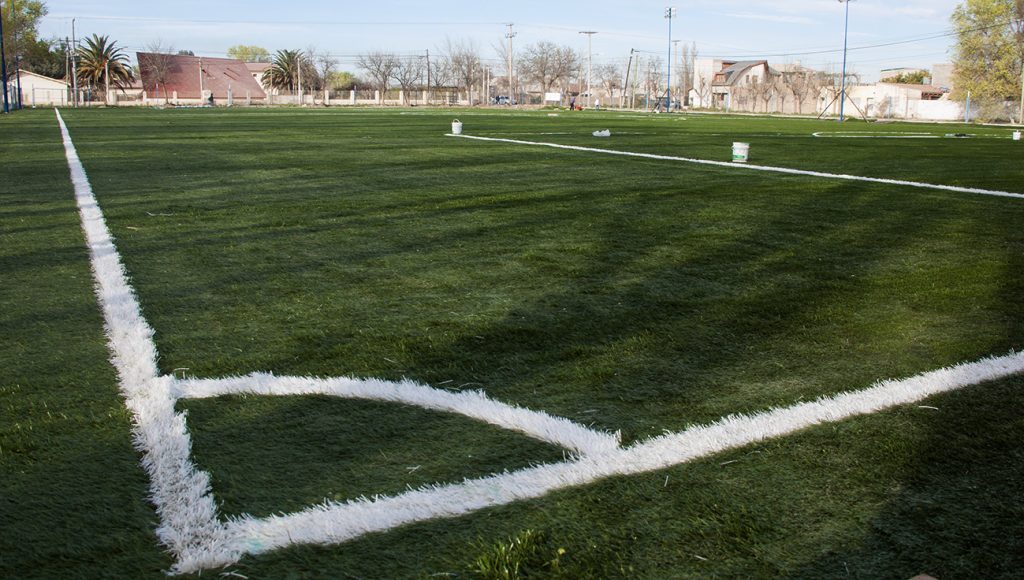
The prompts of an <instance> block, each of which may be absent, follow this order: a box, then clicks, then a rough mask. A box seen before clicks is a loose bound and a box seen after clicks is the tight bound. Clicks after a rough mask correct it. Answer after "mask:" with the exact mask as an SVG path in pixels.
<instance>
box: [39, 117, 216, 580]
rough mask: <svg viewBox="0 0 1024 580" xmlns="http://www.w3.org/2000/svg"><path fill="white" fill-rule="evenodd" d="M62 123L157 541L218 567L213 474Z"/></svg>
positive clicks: (199, 564)
mask: <svg viewBox="0 0 1024 580" xmlns="http://www.w3.org/2000/svg"><path fill="white" fill-rule="evenodd" d="M57 122H58V123H59V124H60V130H61V135H62V136H63V139H64V152H65V154H66V156H67V159H68V167H69V168H70V170H71V181H72V182H73V183H74V186H75V199H76V200H77V202H78V208H79V212H80V213H81V216H82V229H83V230H85V240H86V244H87V245H88V246H89V252H90V254H91V261H92V270H93V276H94V277H95V279H96V294H97V297H98V298H99V303H100V307H101V308H102V310H103V319H104V323H105V327H106V333H107V343H108V347H109V348H110V353H111V361H112V362H113V364H114V368H115V369H116V370H117V374H118V378H119V380H120V387H121V394H122V395H123V396H124V398H125V405H126V406H127V407H128V409H129V410H130V411H131V413H132V421H133V424H134V425H133V428H132V435H133V438H134V442H135V447H136V448H137V449H138V450H139V451H140V452H141V453H142V466H143V467H144V468H145V470H146V472H147V473H148V474H149V481H150V491H151V494H150V500H151V501H152V502H153V504H154V505H155V506H156V511H157V514H158V515H159V516H160V524H159V525H158V526H157V530H156V534H157V537H158V538H159V539H160V542H161V543H163V544H164V545H166V546H167V547H168V548H170V550H171V551H172V552H173V553H174V555H175V557H176V558H177V559H178V561H179V567H180V563H181V562H189V563H191V564H190V565H191V567H192V569H193V570H197V569H199V568H204V567H212V566H216V565H218V564H219V563H221V562H222V561H223V553H224V552H225V551H226V550H229V549H230V548H229V544H230V538H229V537H228V535H227V530H226V528H225V527H224V526H223V525H221V524H220V523H218V521H217V506H216V504H215V503H214V500H213V497H212V496H211V495H210V478H209V474H207V473H206V472H204V471H200V470H198V469H196V467H195V465H194V464H193V463H192V459H191V451H192V440H191V438H190V437H189V434H188V430H187V428H186V426H185V417H184V416H183V415H181V414H180V413H176V412H175V411H174V403H175V400H174V397H173V395H172V393H171V383H172V381H173V380H174V379H173V378H172V377H161V376H159V373H158V372H157V366H156V357H157V355H156V346H155V345H154V344H153V329H152V328H150V326H149V324H148V323H147V322H146V320H145V319H144V318H143V317H142V311H141V310H140V308H139V303H138V300H137V299H136V298H135V291H134V290H133V289H132V287H131V285H129V284H128V280H127V278H126V276H125V270H124V266H123V265H122V263H121V258H120V256H119V255H118V253H117V249H116V248H115V247H114V240H113V237H112V236H111V235H110V230H109V229H107V224H106V222H105V221H104V219H103V213H102V211H101V210H100V207H99V205H98V204H97V203H96V197H95V196H94V195H93V192H92V187H91V186H90V185H89V179H88V177H87V176H86V174H85V168H84V167H82V163H81V161H80V160H79V158H78V153H77V152H76V151H75V146H74V144H73V143H72V142H71V135H70V134H69V133H68V128H67V125H65V124H64V119H63V118H62V117H61V116H60V111H57ZM181 571H184V569H183V568H182V569H181Z"/></svg>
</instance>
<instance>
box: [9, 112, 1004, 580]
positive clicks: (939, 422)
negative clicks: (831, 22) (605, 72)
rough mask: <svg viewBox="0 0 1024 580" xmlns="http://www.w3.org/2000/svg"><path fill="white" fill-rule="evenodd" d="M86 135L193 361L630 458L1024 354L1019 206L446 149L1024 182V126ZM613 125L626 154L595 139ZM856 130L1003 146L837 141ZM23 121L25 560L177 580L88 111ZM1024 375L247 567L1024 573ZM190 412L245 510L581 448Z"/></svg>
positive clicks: (13, 507) (729, 121)
mask: <svg viewBox="0 0 1024 580" xmlns="http://www.w3.org/2000/svg"><path fill="white" fill-rule="evenodd" d="M64 116H65V119H66V121H67V123H68V125H69V128H70V130H71V134H72V136H73V138H74V139H75V143H76V146H77V147H78V151H79V154H80V155H81V157H82V159H83V162H84V164H85V167H86V170H87V171H88V172H89V176H90V179H91V182H92V184H93V188H94V189H95V191H96V194H97V197H98V199H99V201H100V204H101V206H102V207H103V209H104V212H105V214H106V216H107V219H108V222H109V226H110V229H111V231H112V232H113V234H114V236H115V238H116V239H117V244H118V249H119V250H120V252H121V254H122V257H123V259H124V262H125V264H126V266H127V269H128V272H129V275H130V276H131V277H132V283H133V284H134V286H135V288H136V290H137V291H138V293H139V298H140V302H141V304H142V307H143V310H144V314H145V316H146V317H147V319H148V320H149V322H150V324H152V326H153V327H154V328H155V329H156V331H157V335H156V340H157V347H158V349H159V352H160V361H159V362H160V366H161V369H162V370H163V371H164V372H167V373H171V372H177V374H179V375H182V374H185V375H195V376H200V377H218V376H225V375H232V374H241V373H248V372H252V371H255V370H262V371H272V372H274V373H275V374H281V375H284V374H312V375H320V376H337V375H344V374H351V375H356V376H365V377H384V378H392V379H397V378H401V377H408V378H412V379H415V380H418V381H422V382H425V383H429V384H432V385H440V386H445V387H448V388H456V389H465V388H483V389H485V390H486V391H487V392H488V394H489V395H491V396H492V397H495V398H497V399H499V400H502V401H506V402H510V403H516V404H520V405H524V406H527V407H530V408H533V409H539V410H545V411H548V412H550V413H553V414H556V415H560V416H564V417H568V418H571V419H573V420H576V421H579V422H582V423H586V424H592V425H594V426H596V427H598V428H602V429H608V430H612V431H614V430H619V429H621V430H622V432H623V435H624V440H625V441H626V443H627V444H628V443H630V442H633V441H636V440H640V439H644V438H647V437H651V436H654V435H657V434H660V433H662V432H663V431H664V430H671V431H674V430H679V429H683V428H685V427H686V426H688V425H692V424H694V423H700V422H707V421H713V420H715V419H717V418H719V417H721V416H722V415H725V414H728V413H733V412H741V411H754V410H760V409H764V408H767V407H771V406H782V405H790V404H793V403H794V402H797V401H800V400H808V399H810V398H814V397H816V396H819V395H821V394H826V393H834V392H838V391H842V390H849V389H860V388H863V387H866V386H868V385H870V384H871V383H872V382H874V381H876V380H878V379H882V378H891V377H903V376H909V375H913V374H916V373H919V372H922V371H926V370H931V369H934V368H938V367H941V366H945V365H949V364H953V363H956V362H960V361H964V360H973V359H976V358H979V357H981V356H985V355H989V354H1003V353H1005V352H1007V351H1008V350H1010V349H1021V348H1024V278H1022V277H1021V275H1020V272H1024V229H1022V228H1021V224H1022V223H1024V202H1021V201H1019V200H1012V199H1002V198H990V197H985V196H973V195H966V194H955V193H947V192H940V191H932V190H920V189H912V188H901V187H893V186H886V185H878V184H867V183H852V182H841V181H833V180H826V179H817V178H810V177H801V176H784V175H773V174H761V173H754V172H748V171H739V170H732V169H729V168H716V167H704V166H695V165H690V164H679V163H670V162H664V161H653V160H644V159H629V158H619V157H613V156H601V155H596V154H590V153H582V152H570V151H556V150H552V149H546V148H533V147H523V146H513V145H505V144H495V143H480V142H473V141H468V140H456V139H452V138H448V137H444V136H443V134H444V133H445V132H447V129H448V123H449V122H450V120H451V117H453V116H458V117H459V118H460V119H462V121H463V122H464V123H465V131H466V133H467V134H471V135H483V136H495V137H510V138H516V139H524V140H535V141H547V142H558V143H565V144H579V145H586V146H597V147H607V148H615V149H620V150H626V151H643V152H652V153H659V154H667V155H679V156H686V157H698V158H706V159H717V160H728V159H729V148H730V144H731V143H732V142H733V141H747V142H750V143H751V152H752V153H751V154H752V159H751V160H752V162H756V163H759V164H765V165H779V166H786V167H794V168H800V169H813V170H819V171H829V172H837V173H851V174H857V175H868V176H876V177H885V178H897V179H910V180H917V181H926V182H931V183H944V184H952V185H964V186H970V187H983V188H992V189H1005V190H1010V191H1024V185H1022V184H1024V170H1022V169H1021V167H1020V165H1019V155H1018V152H1017V151H1016V148H1015V147H1013V144H1012V143H1011V142H1010V141H1009V139H1008V135H1009V134H1008V131H1006V130H1003V129H997V128H988V127H969V128H968V127H965V126H956V125H950V126H935V125H905V124H870V125H869V124H863V123H847V124H845V125H842V126H839V125H838V124H836V123H834V122H819V121H813V120H780V119H766V118H746V117H744V118H729V117H718V116H710V115H693V116H684V117H679V116H648V117H642V118H638V116H636V115H620V114H617V113H601V114H591V113H589V112H588V113H583V114H579V115H569V114H567V113H561V114H560V115H559V116H558V117H548V116H547V114H546V113H535V114H524V113H485V112H467V111H459V112H457V113H453V112H434V111H421V110H415V111H402V112H397V111H396V112H378V111H364V110H361V111H343V112H339V111H333V110H332V111H303V110H271V111H246V110H232V111H224V110H188V111H173V110H168V111H141V110H140V111H126V110H114V111H65V112H64ZM604 128H609V129H611V131H612V134H613V137H612V138H611V139H601V140H598V139H594V138H592V137H590V132H591V131H593V130H596V129H604ZM838 130H842V131H893V132H897V131H911V132H921V131H925V132H932V133H934V134H936V135H944V134H946V133H958V132H967V133H972V134H974V135H975V137H973V138H971V139H934V140H902V139H892V140H888V139H879V140H874V139H863V140H861V139H825V138H815V137H812V136H811V134H812V133H813V132H818V131H838ZM0 131H2V134H3V135H4V139H3V140H2V143H0V148H2V149H0V150H2V151H3V158H4V159H5V165H4V167H3V169H2V170H0V171H2V175H3V181H4V183H6V184H9V185H7V186H5V188H4V190H3V192H2V193H0V224H2V230H0V232H2V233H0V235H2V237H3V242H4V243H3V247H2V248H0V260H2V262H0V263H2V264H3V269H2V273H3V282H2V283H0V291H2V294H0V307H2V310H0V325H2V327H3V328H4V329H5V330H4V331H3V333H2V334H0V340H2V341H3V342H2V344H3V345H4V347H3V349H2V351H0V368H3V369H4V370H3V372H2V373H0V389H3V390H2V391H0V392H2V393H3V395H4V396H3V398H2V405H3V406H2V407H0V409H2V410H0V418H2V420H0V436H2V439H0V462H2V465H3V469H4V473H5V474H7V473H10V474H11V475H10V477H8V476H6V475H5V477H4V478H3V480H2V484H0V485H3V486H4V489H3V494H2V498H3V499H2V500H0V502H2V504H0V505H3V510H4V512H3V514H0V515H2V517H0V521H2V522H3V524H2V525H3V526H4V528H3V530H2V531H3V533H2V534H0V542H2V544H0V570H3V571H6V572H9V573H7V574H5V575H7V576H10V575H15V576H31V575H40V576H50V575H55V574H59V573H62V572H63V573H69V574H71V575H83V576H96V575H104V574H113V575H122V576H124V575H130V576H141V575H149V574H152V575H156V574H158V573H159V571H160V570H162V569H166V568H167V567H168V566H169V565H170V564H169V563H170V560H169V559H168V558H167V557H166V556H165V555H163V554H161V553H160V550H159V548H158V547H157V546H156V545H155V536H154V535H153V532H152V529H153V525H154V521H155V517H156V516H155V514H154V513H153V512H152V511H151V509H150V508H149V507H148V506H147V505H146V503H145V496H146V481H145V476H144V474H143V473H142V471H141V469H140V468H139V467H138V458H137V456H136V454H135V453H134V452H133V451H132V450H131V446H130V440H129V434H128V429H129V427H128V418H127V413H126V412H125V411H124V410H123V406H122V405H121V402H120V400H119V398H118V396H117V392H116V381H115V379H114V376H113V372H112V370H111V369H110V367H109V365H108V364H107V363H106V351H105V348H104V344H103V338H102V323H101V318H100V316H99V313H98V309H97V307H96V305H95V298H94V296H93V294H92V292H91V280H90V278H89V270H88V260H87V254H86V251H85V249H84V243H83V242H82V240H81V234H80V232H79V227H78V225H77V215H76V213H75V210H74V204H73V199H72V196H71V189H70V184H69V182H68V178H67V170H66V165H65V164H64V162H63V155H62V149H61V147H60V142H59V133H58V131H57V129H56V122H55V120H54V119H53V115H52V112H43V111H26V112H24V113H23V114H18V115H12V116H9V117H5V118H3V119H0ZM547 133H553V134H547ZM1022 385H1024V384H1022V381H1021V379H1020V378H1015V379H1007V380H1004V381H1000V382H998V383H995V384H990V385H984V386H980V387H976V388H971V389H967V390H965V391H963V392H959V393H955V394H951V395H946V396H943V397H937V398H935V399H933V400H930V401H929V402H928V405H930V406H935V407H938V408H939V411H933V410H930V409H919V408H916V407H912V408H901V409H896V410H893V411H890V412H886V413H881V414H878V415H876V416H872V417H865V418H861V419H856V420H851V421H846V422H843V423H841V424H838V425H829V426H822V427H818V428H816V429H811V430H808V431H806V432H803V433H800V434H797V435H795V436H793V437H790V438H786V439H784V440H779V441H774V442H771V443H767V444H763V445H758V446H754V447H750V448H744V449H742V450H738V451H735V452H729V453H726V454H723V455H720V456H715V457H712V458H709V459H707V460H703V461H699V462H695V463H693V464H688V465H684V466H679V467H675V468H672V469H668V470H663V471H660V472H656V473H652V474H648V475H643V476H634V477H623V478H612V479H609V480H606V481H602V482H598V483H596V484H593V485H590V486H587V487H585V488H580V489H570V490H565V491H562V492H559V493H556V494H552V495H551V496H548V497H545V498H541V499H538V500H534V501H530V502H523V503H520V504H515V505H511V506H505V507H501V508H495V509H491V510H486V511H484V512H480V513H477V514H473V515H471V516H468V517H465V518H460V519H457V520H443V521H438V522H429V523H424V524H417V525H413V526H408V527H405V528H402V529H400V530H396V531H393V532H390V533H387V534H376V535H372V536H369V537H365V538H361V539H359V540H356V541H354V542H350V543H348V544H344V545H341V546H329V547H299V548H291V549H288V550H284V551H282V552H278V553H272V554H269V555H266V556H261V557H259V558H247V559H245V560H244V561H243V562H241V563H240V564H239V565H237V566H235V567H232V568H230V569H231V570H236V571H238V572H239V573H242V574H245V575H247V576H250V577H279V576H285V575H300V576H301V575H308V576H319V577H343V576H345V575H346V574H348V575H352V576H357V577H374V578H377V577H380V578H384V577H410V576H412V577H417V576H425V575H429V574H432V573H441V572H452V573H457V574H458V575H460V576H465V577H472V576H473V575H475V574H480V573H483V575H485V576H486V575H487V574H486V573H484V572H482V570H484V569H485V568H486V566H484V565H482V564H481V562H484V563H486V562H493V561H497V560H500V558H504V557H505V556H510V555H512V556H514V554H515V553H518V552H516V548H515V546H516V538H525V537H527V536H529V542H530V546H528V548H529V549H528V550H525V551H524V552H523V554H525V555H524V556H523V558H522V562H521V565H522V570H523V572H522V574H525V575H529V574H535V575H539V576H543V575H546V574H552V573H554V572H553V571H552V568H551V566H550V563H551V560H552V558H553V557H554V556H551V555H552V554H556V555H557V554H558V553H559V552H558V551H559V550H560V549H561V550H564V553H563V554H562V555H561V556H558V567H559V568H558V569H559V572H558V573H560V574H563V575H564V576H565V577H616V576H634V577H636V576H642V577H679V576H707V575H792V576H803V577H829V576H843V577H845V576H846V575H847V574H850V575H853V576H893V577H899V576H904V577H910V576H913V575H914V574H917V573H919V572H929V573H932V574H933V575H938V576H940V577H943V576H968V575H985V576H1000V575H1005V576H1010V575H1012V574H1013V573H1014V570H1017V569H1019V567H1020V565H1021V564H1022V563H1024V556H1022V554H1024V551H1022V546H1021V545H1020V544H1019V541H1017V540H1014V539H1013V538H1016V537H1021V534H1020V532H1022V531H1024V529H1022V524H1021V523H1020V522H1021V521H1024V520H1022V518H1021V515H1022V514H1021V513H1020V508H1019V507H1017V506H1018V505H1020V504H1021V501H1020V500H1021V499H1024V498H1022V494H1021V492H1020V491H1019V481H1020V480H1021V475H1024V474H1022V473H1021V468H1020V466H1021V465H1024V463H1022V461H1021V460H1022V459H1024V457H1021V455H1022V451H1021V447H1020V445H1019V444H1018V442H1019V441H1020V437H1021V435H1024V422H1022V420H1021V419H1020V418H1019V414H1016V413H1014V412H1013V409H1014V408H1019V406H1018V405H1019V403H1021V402H1024V401H1022V400H1021V399H1022V395H1021V394H1020V387H1021V386H1022ZM1015 403H1017V404H1018V405H1015ZM179 406H180V408H182V409H185V410H187V411H188V412H189V424H190V426H191V429H192V435H193V439H194V446H195V449H194V456H195V458H196V461H197V462H198V464H199V465H200V466H201V467H202V468H204V469H208V470H209V471H210V472H211V474H212V476H213V485H214V493H215V496H216V498H217V500H218V502H220V504H221V507H222V512H223V513H224V514H225V515H231V514H238V513H253V514H255V515H266V514H269V513H276V512H280V511H291V510H295V509H299V508H301V507H302V506H304V505H308V504H311V503H316V502H318V501H322V500H323V499H324V498H328V499H345V498H349V497H356V496H358V495H364V494H365V495H372V494H375V493H395V492H398V491H401V490H402V489H405V488H406V486H410V485H411V486H414V487H415V486H419V485H423V484H425V483H430V482H435V481H459V480H460V479H462V478H463V477H475V476H479V475H483V474H486V473H491V472H494V471H499V470H501V469H504V468H509V469H515V468H518V467H522V466H525V465H529V464H531V463H535V462H546V461H557V460H560V458H561V451H560V450H558V449H553V448H550V447H547V446H544V445H540V444H537V443H535V442H532V441H530V440H527V439H524V438H522V437H520V436H517V435H514V434H509V433H507V432H501V431H499V430H496V429H491V428H488V427H486V426H482V425H479V424H476V423H474V422H472V421H468V420H465V419H460V418H456V417H450V416H444V415H439V414H436V413H429V412H425V411H419V410H415V409H407V408H403V407H398V406H394V405H385V404H375V403H373V404H371V403H365V402H354V401H337V400H328V399H324V398H320V397H285V398H255V397H250V398H239V397H235V398H228V397H226V398H221V399H216V400H209V401H191V402H182V403H181V404H180V405H179ZM48 413H49V414H48ZM58 414H60V415H58ZM54 416H60V417H62V418H59V419H54V418H53V417H54ZM75 530H78V531H77V533H76V531H75ZM524 534H525V535H524ZM21 538H32V541H31V542H24V541H20V539H21ZM524 541H525V540H524ZM111 544H114V545H116V548H112V547H111Z"/></svg>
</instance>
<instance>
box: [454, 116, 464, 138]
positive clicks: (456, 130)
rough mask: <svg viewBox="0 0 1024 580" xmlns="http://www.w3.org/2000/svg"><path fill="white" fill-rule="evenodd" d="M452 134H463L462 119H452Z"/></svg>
mask: <svg viewBox="0 0 1024 580" xmlns="http://www.w3.org/2000/svg"><path fill="white" fill-rule="evenodd" d="M452 135H462V121H460V120H458V119H455V120H454V121H452Z"/></svg>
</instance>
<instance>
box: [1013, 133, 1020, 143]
mask: <svg viewBox="0 0 1024 580" xmlns="http://www.w3.org/2000/svg"><path fill="white" fill-rule="evenodd" d="M1013 140H1014V141H1020V131H1014V132H1013Z"/></svg>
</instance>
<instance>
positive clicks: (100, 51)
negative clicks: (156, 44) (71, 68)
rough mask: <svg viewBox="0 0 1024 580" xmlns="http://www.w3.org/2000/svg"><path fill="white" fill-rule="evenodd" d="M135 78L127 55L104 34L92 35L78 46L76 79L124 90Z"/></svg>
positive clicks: (104, 90) (84, 82)
mask: <svg viewBox="0 0 1024 580" xmlns="http://www.w3.org/2000/svg"><path fill="white" fill-rule="evenodd" d="M134 79H135V73H134V72H133V71H132V67H131V66H130V65H129V64H128V56H127V55H126V54H125V53H124V52H123V51H122V49H121V48H120V47H118V46H117V45H116V44H114V43H113V42H111V41H110V40H109V39H108V38H107V37H106V36H97V35H95V34H93V35H92V38H86V39H85V45H84V46H81V47H79V48H78V81H79V82H81V83H83V84H89V85H92V86H95V87H104V89H103V92H104V96H106V91H107V90H108V88H109V87H110V85H114V86H115V87H117V88H119V89H121V90H124V88H125V87H127V86H128V85H129V83H131V82H132V80H134Z"/></svg>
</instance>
